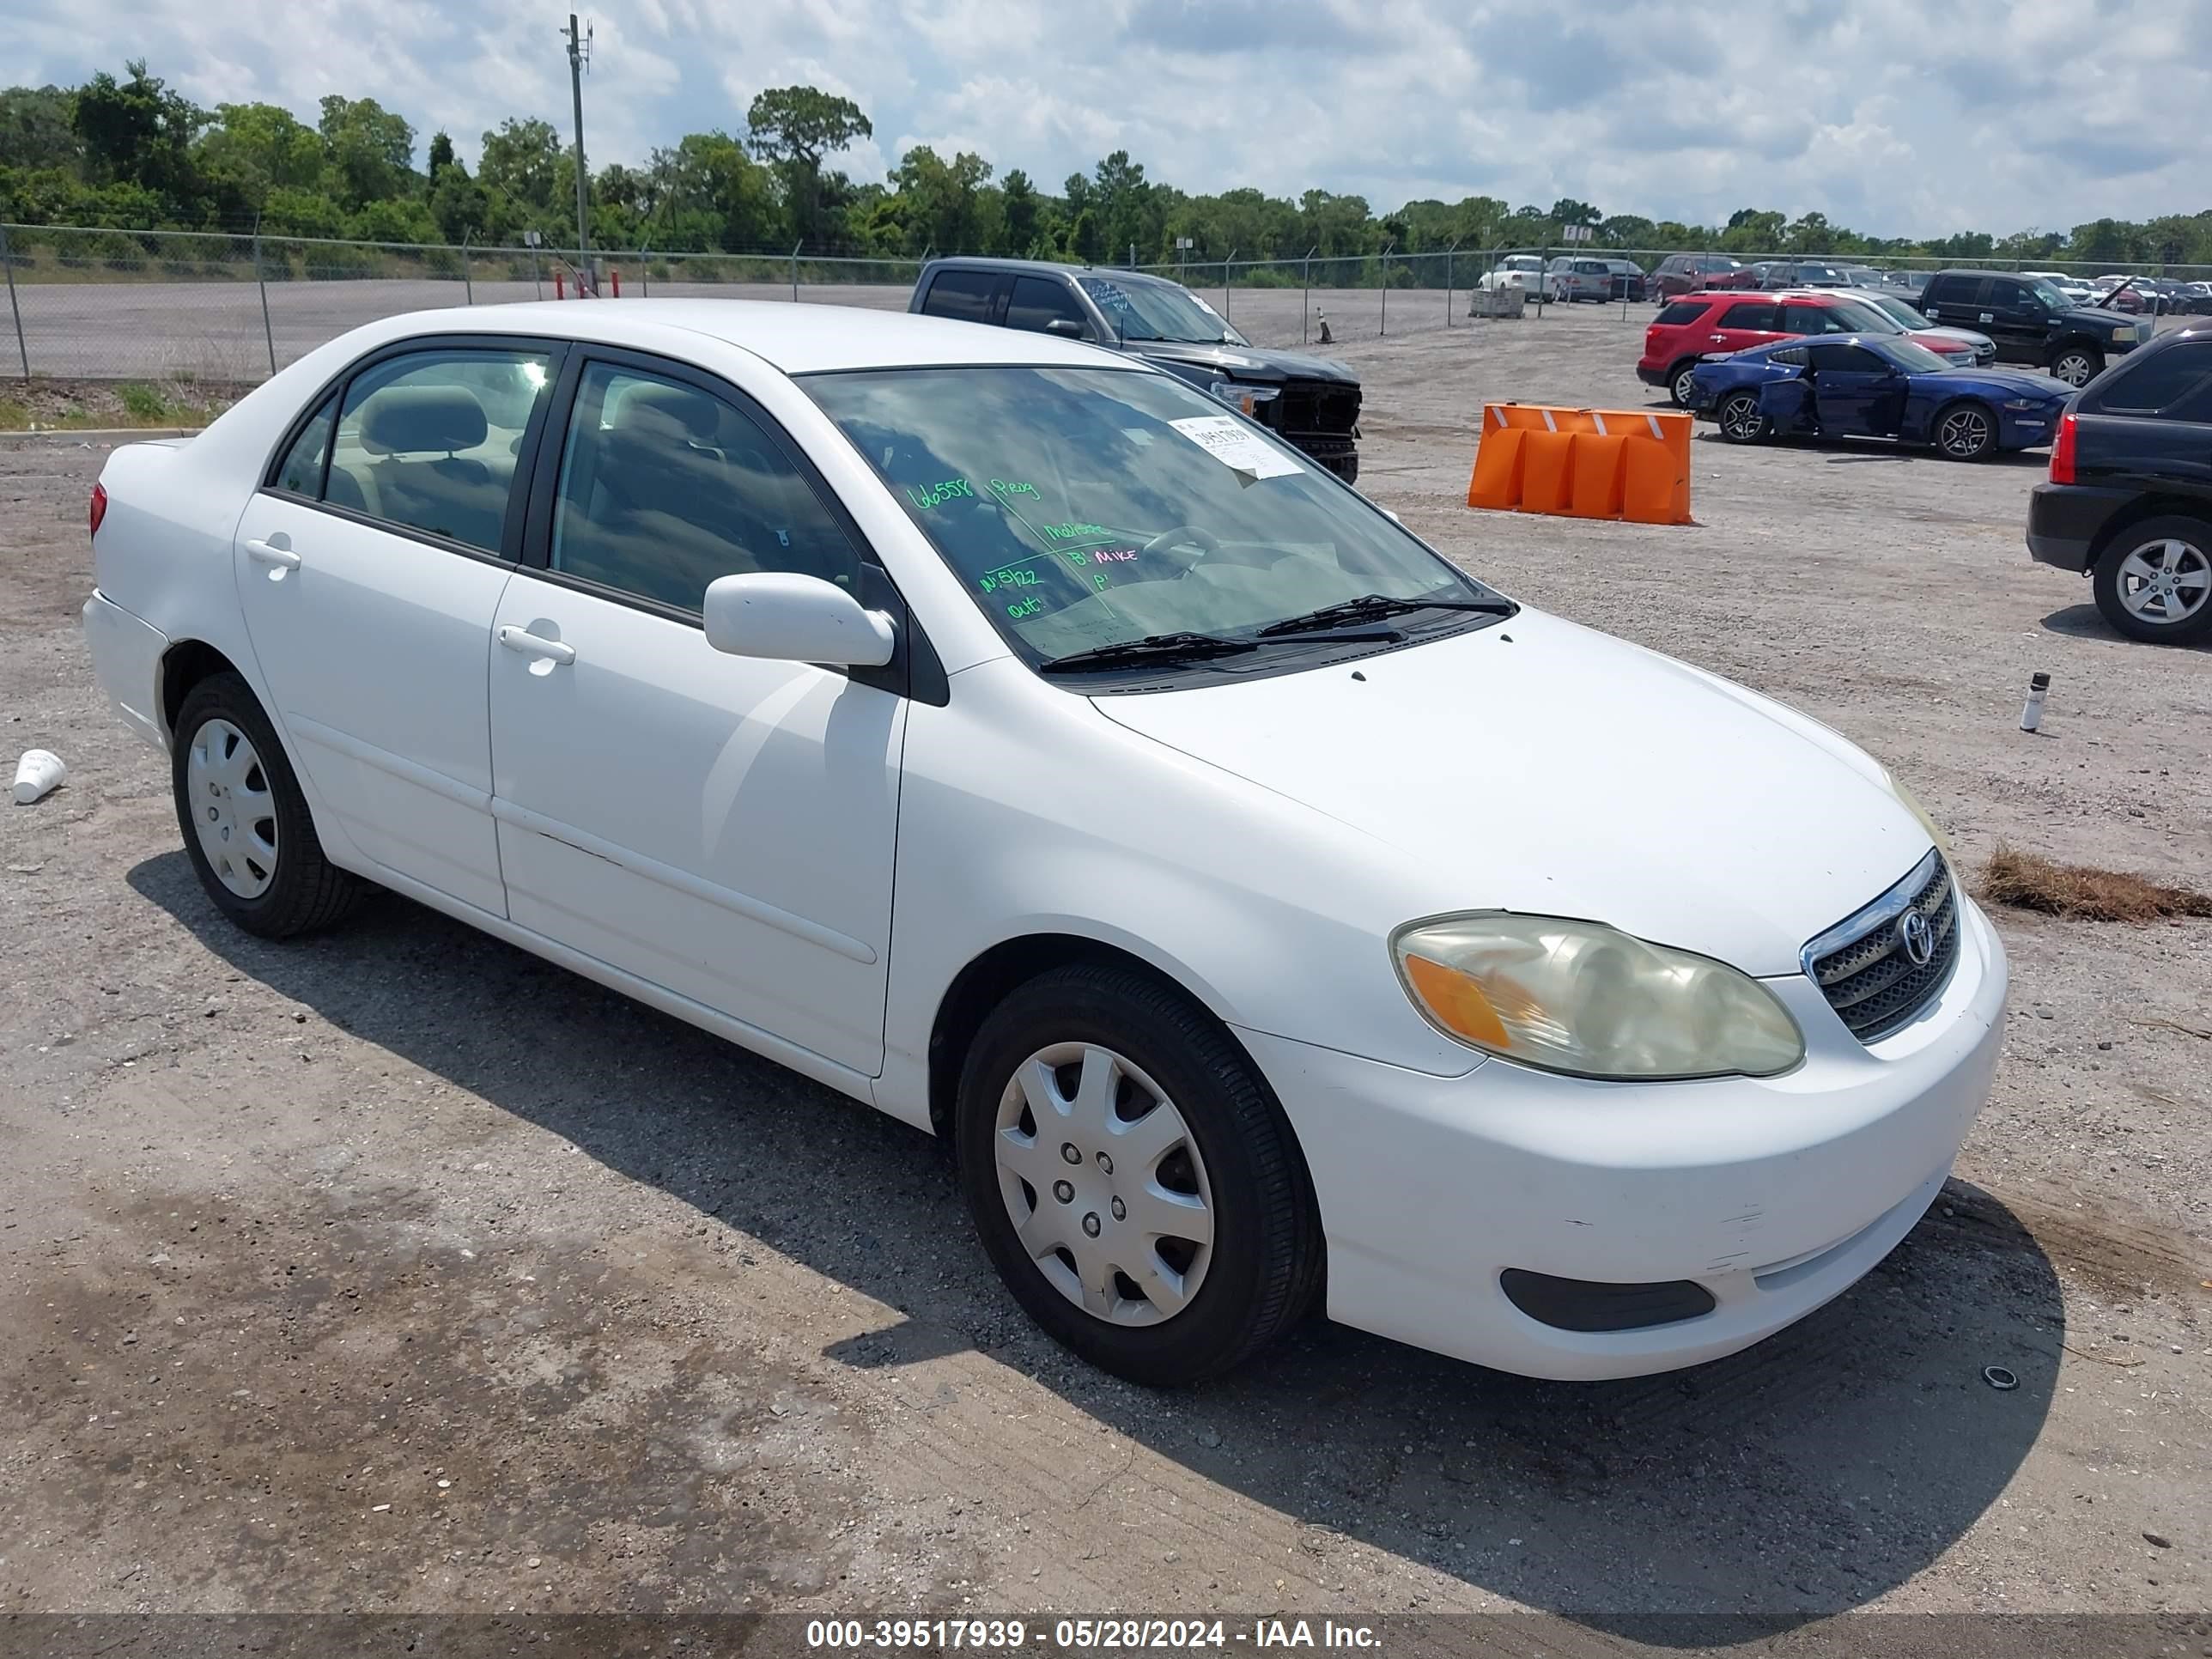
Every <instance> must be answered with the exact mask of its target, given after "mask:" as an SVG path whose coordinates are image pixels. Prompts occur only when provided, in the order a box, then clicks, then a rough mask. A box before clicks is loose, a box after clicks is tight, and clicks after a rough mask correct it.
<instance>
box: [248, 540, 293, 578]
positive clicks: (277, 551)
mask: <svg viewBox="0 0 2212 1659" xmlns="http://www.w3.org/2000/svg"><path fill="white" fill-rule="evenodd" d="M246 557H247V558H249V559H251V560H252V561H253V562H254V563H256V564H265V565H267V566H268V567H269V580H270V581H272V582H281V581H283V580H284V573H285V572H286V571H288V570H297V569H298V568H300V556H299V555H298V554H297V553H295V552H294V551H293V550H291V549H290V548H289V547H278V546H276V545H275V544H273V543H270V542H264V541H262V540H260V539H258V538H254V539H252V540H249V541H248V542H247V543H246Z"/></svg>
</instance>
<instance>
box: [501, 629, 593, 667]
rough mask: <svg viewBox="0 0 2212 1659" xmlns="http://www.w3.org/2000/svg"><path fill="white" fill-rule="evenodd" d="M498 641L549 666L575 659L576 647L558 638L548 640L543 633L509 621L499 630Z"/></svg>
mask: <svg viewBox="0 0 2212 1659" xmlns="http://www.w3.org/2000/svg"><path fill="white" fill-rule="evenodd" d="M499 642H500V643H501V645H503V646H505V647H507V649H508V650H510V651H520V653H522V654H523V655H524V656H526V657H536V658H537V659H538V660H539V661H541V662H543V663H544V664H546V665H548V666H549V667H550V666H556V665H561V664H565V663H572V662H574V661H575V660H576V647H574V646H573V645H564V644H562V642H561V641H559V640H549V639H547V638H546V637H545V636H544V635H543V634H533V633H532V632H531V631H530V630H529V629H526V628H517V627H516V626H515V625H514V624H513V623H508V624H507V626H506V627H504V628H502V629H500V630H499Z"/></svg>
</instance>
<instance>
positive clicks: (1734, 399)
mask: <svg viewBox="0 0 2212 1659" xmlns="http://www.w3.org/2000/svg"><path fill="white" fill-rule="evenodd" d="M1713 414H1714V417H1715V418H1716V419H1717V420H1718V421H1719V422H1720V427H1721V436H1722V437H1723V438H1725V439H1727V440H1728V441H1729V442H1730V443H1732V444H1755V443H1759V442H1762V441H1765V437H1766V417H1765V416H1764V415H1761V414H1760V413H1759V394H1758V393H1757V392H1729V395H1728V396H1727V397H1725V398H1722V399H1721V403H1720V407H1719V408H1718V409H1717V410H1714V411H1713Z"/></svg>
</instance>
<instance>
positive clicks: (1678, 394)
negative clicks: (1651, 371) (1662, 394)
mask: <svg viewBox="0 0 2212 1659" xmlns="http://www.w3.org/2000/svg"><path fill="white" fill-rule="evenodd" d="M1697 370H1698V364H1697V360H1696V359H1695V358H1692V359H1691V361H1689V362H1686V363H1677V364H1675V365H1674V372H1673V373H1672V374H1669V375H1668V377H1667V395H1668V397H1670V398H1673V399H1674V407H1675V408H1677V409H1687V408H1688V407H1689V406H1690V390H1691V387H1690V376H1691V375H1692V374H1696V373H1697Z"/></svg>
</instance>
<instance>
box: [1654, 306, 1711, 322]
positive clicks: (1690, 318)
mask: <svg viewBox="0 0 2212 1659" xmlns="http://www.w3.org/2000/svg"><path fill="white" fill-rule="evenodd" d="M1712 303H1713V302H1712V301H1711V300H1677V301H1674V304H1672V305H1670V306H1668V307H1667V308H1666V309H1665V310H1663V311H1662V312H1661V313H1659V314H1658V315H1657V316H1656V317H1654V318H1653V319H1651V320H1652V322H1653V323H1654V324H1655V325H1664V326H1667V327H1673V326H1674V325H1678V324H1681V323H1694V322H1696V321H1697V320H1698V319H1699V318H1700V317H1702V316H1704V315H1705V313H1706V312H1707V311H1708V310H1710V309H1711V307H1712Z"/></svg>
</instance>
